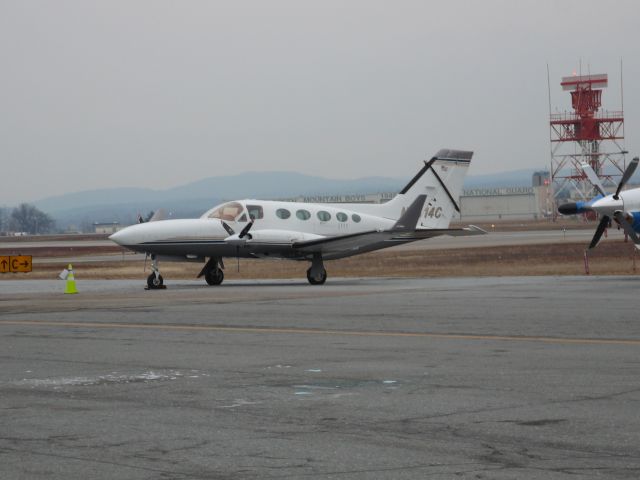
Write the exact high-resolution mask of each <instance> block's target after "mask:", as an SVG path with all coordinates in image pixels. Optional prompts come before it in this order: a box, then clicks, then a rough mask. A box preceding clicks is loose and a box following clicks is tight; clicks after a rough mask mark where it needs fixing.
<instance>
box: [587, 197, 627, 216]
mask: <svg viewBox="0 0 640 480" xmlns="http://www.w3.org/2000/svg"><path fill="white" fill-rule="evenodd" d="M591 208H592V209H593V210H595V211H596V212H598V213H599V214H602V215H613V213H614V212H615V211H617V210H624V202H623V201H622V198H619V199H618V200H616V199H615V198H613V196H611V195H608V196H606V197H604V198H601V199H600V200H596V201H595V202H593V203H592V204H591Z"/></svg>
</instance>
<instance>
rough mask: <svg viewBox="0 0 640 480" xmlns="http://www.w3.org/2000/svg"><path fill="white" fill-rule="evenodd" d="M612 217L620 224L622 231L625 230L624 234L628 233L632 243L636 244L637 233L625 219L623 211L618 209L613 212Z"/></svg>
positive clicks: (639, 241) (637, 240)
mask: <svg viewBox="0 0 640 480" xmlns="http://www.w3.org/2000/svg"><path fill="white" fill-rule="evenodd" d="M613 217H614V218H615V219H616V221H617V222H618V223H619V224H620V225H622V228H624V231H625V232H626V234H627V235H629V237H631V240H633V243H635V244H636V245H637V244H638V243H640V239H639V238H638V234H637V233H636V231H635V230H634V229H633V227H632V226H631V224H630V223H629V222H628V221H627V219H626V218H625V216H624V213H622V212H621V211H619V210H618V211H617V212H616V213H614V214H613Z"/></svg>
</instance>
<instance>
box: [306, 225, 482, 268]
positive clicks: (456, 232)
mask: <svg viewBox="0 0 640 480" xmlns="http://www.w3.org/2000/svg"><path fill="white" fill-rule="evenodd" d="M485 233H487V232H485V231H484V230H482V229H481V228H479V227H476V226H474V225H470V226H469V227H466V228H446V229H432V230H412V231H404V232H399V231H394V230H393V229H392V230H382V231H376V230H374V231H369V232H361V233H354V234H351V235H343V236H340V237H327V238H321V239H318V240H310V241H307V242H298V243H294V244H293V248H294V250H296V251H297V252H299V253H300V254H303V255H310V254H313V253H321V254H322V256H323V257H324V258H325V259H327V260H331V259H336V258H343V257H349V256H351V255H355V254H357V253H365V252H371V251H374V250H380V249H382V248H388V247H393V246H396V245H403V244H405V243H410V242H415V241H417V240H424V239H427V238H433V237H438V236H440V235H451V236H455V237H459V236H467V235H483V234H485Z"/></svg>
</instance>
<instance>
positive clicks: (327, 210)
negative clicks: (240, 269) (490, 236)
mask: <svg viewBox="0 0 640 480" xmlns="http://www.w3.org/2000/svg"><path fill="white" fill-rule="evenodd" d="M472 155H473V152H465V151H459V150H440V151H439V152H438V153H437V154H436V156H435V157H433V158H432V159H431V160H429V161H425V164H424V166H423V167H422V169H421V170H420V171H419V172H418V173H417V174H416V176H415V177H414V178H413V179H412V180H411V181H410V182H409V183H408V184H407V185H406V186H405V187H404V188H403V189H402V191H401V192H400V193H398V194H397V195H396V196H395V197H394V198H393V199H392V200H390V201H389V202H387V203H383V204H360V203H358V204H356V203H334V204H328V203H327V204H325V203H321V204H318V203H298V202H283V201H265V200H237V201H232V202H227V203H224V204H222V205H219V206H216V207H214V208H212V209H211V210H209V211H208V212H206V213H205V214H204V215H202V216H201V217H200V218H198V219H184V220H179V219H175V220H155V219H153V218H152V219H151V220H150V221H149V222H147V223H139V224H137V225H132V226H130V227H127V228H125V229H123V230H121V231H119V232H117V233H114V234H113V235H111V236H110V237H109V238H110V239H111V240H113V241H114V242H116V243H118V244H119V245H122V246H123V247H126V248H129V249H131V250H134V251H137V252H143V253H146V254H148V255H151V259H152V266H151V268H152V273H151V275H149V277H148V278H147V285H148V287H149V288H150V289H153V288H162V286H163V278H162V275H160V271H159V269H158V260H160V259H163V258H166V259H169V260H174V261H175V260H178V261H180V260H182V261H201V262H205V265H204V268H203V269H202V271H201V272H200V274H199V275H198V277H201V276H204V278H205V280H206V282H207V283H208V284H209V285H219V284H221V283H222V280H223V279H224V274H223V271H222V269H223V268H224V264H223V261H222V259H223V257H238V258H240V257H243V258H284V259H291V260H306V261H310V262H311V266H310V268H309V269H308V270H307V279H308V280H309V283H311V284H312V285H320V284H323V283H324V282H325V280H326V279H327V272H326V270H325V268H324V263H323V260H333V259H337V258H344V257H349V256H351V255H357V254H359V253H365V252H370V251H373V250H379V249H382V248H387V247H393V246H395V245H401V244H403V243H408V242H414V241H416V240H422V239H425V238H431V237H435V236H438V235H453V236H461V235H476V234H482V233H485V232H484V231H483V230H481V229H479V228H478V227H474V226H469V227H467V228H459V229H450V228H449V222H450V221H451V218H452V217H453V215H454V212H455V211H458V212H459V211H460V208H459V206H458V197H459V195H460V192H461V190H462V183H463V180H464V176H465V174H466V172H467V169H468V168H469V163H470V162H471V157H472ZM154 220H155V221H154ZM207 258H208V260H207Z"/></svg>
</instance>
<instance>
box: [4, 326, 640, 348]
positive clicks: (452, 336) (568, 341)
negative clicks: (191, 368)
mask: <svg viewBox="0 0 640 480" xmlns="http://www.w3.org/2000/svg"><path fill="white" fill-rule="evenodd" d="M0 325H7V326H8V325H13V326H30V327H68V328H104V329H108V328H111V329H141V330H165V331H166V330H170V331H171V330H172V331H182V332H224V333H276V334H296V335H343V336H355V337H399V338H432V339H444V340H497V341H508V342H540V343H554V344H561V345H633V346H640V340H633V339H629V340H624V339H613V338H612V339H608V338H562V337H541V336H516V335H473V334H463V333H428V332H376V331H366V330H365V331H355V330H322V329H317V328H265V327H223V326H215V325H163V324H157V323H99V322H48V321H29V320H0Z"/></svg>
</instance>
